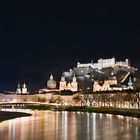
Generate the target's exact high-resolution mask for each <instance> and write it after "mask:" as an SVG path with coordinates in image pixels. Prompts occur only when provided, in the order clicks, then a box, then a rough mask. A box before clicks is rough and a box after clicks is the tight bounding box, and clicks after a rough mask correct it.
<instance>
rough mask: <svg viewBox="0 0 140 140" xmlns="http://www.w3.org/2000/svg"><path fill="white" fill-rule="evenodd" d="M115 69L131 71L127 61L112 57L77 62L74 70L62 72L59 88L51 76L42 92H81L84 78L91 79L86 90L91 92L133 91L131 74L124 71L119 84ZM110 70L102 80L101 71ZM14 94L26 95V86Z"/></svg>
mask: <svg viewBox="0 0 140 140" xmlns="http://www.w3.org/2000/svg"><path fill="white" fill-rule="evenodd" d="M116 67H117V68H119V69H121V68H120V67H122V68H127V69H131V67H130V64H129V61H128V59H126V60H125V61H116V59H115V58H114V57H113V58H109V59H99V60H98V62H97V63H93V62H91V63H86V64H81V63H79V62H78V63H77V67H76V68H75V69H74V70H72V69H71V70H70V72H64V73H63V74H62V76H61V79H60V81H59V86H57V82H56V81H55V80H54V77H53V75H52V74H51V75H50V79H49V80H48V81H47V86H46V88H44V89H43V91H45V92H46V91H50V90H58V91H72V92H76V91H80V90H82V86H81V81H80V80H81V79H82V80H83V79H84V80H85V79H86V78H89V79H90V77H91V78H92V79H91V81H90V83H91V85H90V87H89V86H87V90H88V89H92V92H98V91H116V90H119V91H122V90H127V89H133V81H134V80H133V78H132V76H131V72H129V71H126V73H125V75H124V77H123V79H122V80H121V82H118V77H117V76H116V74H114V69H115V71H117V69H116ZM110 68H111V72H110V74H109V76H106V78H102V77H104V75H105V74H104V73H105V71H103V69H105V70H106V69H109V70H110ZM107 73H108V71H107ZM118 73H119V72H118ZM98 77H101V78H98ZM68 78H70V79H68ZM126 79H128V80H127V83H125V84H124V81H126ZM84 80H83V81H84ZM16 92H17V94H27V93H28V91H27V86H26V84H25V83H24V84H23V85H20V84H18V87H17V91H16Z"/></svg>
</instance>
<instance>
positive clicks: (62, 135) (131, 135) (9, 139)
mask: <svg viewBox="0 0 140 140" xmlns="http://www.w3.org/2000/svg"><path fill="white" fill-rule="evenodd" d="M31 113H32V114H33V115H32V116H31V117H22V118H17V119H12V120H9V121H4V122H2V123H0V140H1V139H2V140H96V139H98V140H109V139H110V140H112V139H113V140H121V139H123V140H128V139H129V140H131V139H133V140H139V139H140V120H139V119H137V118H131V117H123V116H119V115H117V116H115V115H108V114H96V113H91V114H90V113H80V112H53V111H31Z"/></svg>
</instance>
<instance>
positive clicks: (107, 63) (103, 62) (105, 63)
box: [77, 57, 129, 69]
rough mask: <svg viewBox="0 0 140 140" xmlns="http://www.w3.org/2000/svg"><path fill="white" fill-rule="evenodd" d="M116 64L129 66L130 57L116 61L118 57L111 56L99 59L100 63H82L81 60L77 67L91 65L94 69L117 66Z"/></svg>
mask: <svg viewBox="0 0 140 140" xmlns="http://www.w3.org/2000/svg"><path fill="white" fill-rule="evenodd" d="M115 66H124V67H129V61H128V59H125V61H116V59H115V58H114V57H113V58H110V59H99V60H98V63H93V62H91V63H86V64H81V63H80V62H78V63H77V68H80V67H91V68H92V69H103V68H108V67H115Z"/></svg>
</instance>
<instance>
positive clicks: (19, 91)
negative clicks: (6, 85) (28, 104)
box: [16, 83, 28, 94]
mask: <svg viewBox="0 0 140 140" xmlns="http://www.w3.org/2000/svg"><path fill="white" fill-rule="evenodd" d="M16 93H17V94H27V93H28V90H27V86H26V84H25V83H24V84H23V85H22V86H20V84H19V83H18V87H17V90H16Z"/></svg>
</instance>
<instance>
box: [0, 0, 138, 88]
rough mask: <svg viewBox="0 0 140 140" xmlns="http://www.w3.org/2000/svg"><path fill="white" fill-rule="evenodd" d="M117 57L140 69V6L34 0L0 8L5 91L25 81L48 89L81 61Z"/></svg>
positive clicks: (0, 71) (0, 83) (0, 80)
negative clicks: (63, 72)
mask: <svg viewBox="0 0 140 140" xmlns="http://www.w3.org/2000/svg"><path fill="white" fill-rule="evenodd" d="M64 5H65V6H64ZM103 5H104V4H103ZM113 56H114V57H116V59H118V60H123V59H125V58H129V59H130V60H131V63H132V64H133V65H134V66H135V67H140V62H139V60H140V9H139V8H128V7H126V8H124V7H123V6H122V7H118V6H116V7H114V6H113V7H112V8H111V6H110V7H109V6H106V5H104V7H102V6H100V7H99V6H96V5H95V4H94V3H82V4H81V3H80V4H79V3H59V2H57V3H55V4H53V3H49V4H48V3H38V2H35V1H22V2H20V3H14V2H13V1H11V2H10V3H8V5H7V4H6V3H4V4H1V6H0V90H14V89H15V88H16V85H17V82H24V81H25V82H27V84H28V86H29V88H30V89H36V88H38V87H43V86H45V84H46V82H47V80H48V78H49V75H50V74H51V73H53V75H54V77H55V79H59V78H60V76H61V73H62V71H65V70H69V69H70V68H73V67H76V63H77V61H79V62H81V63H82V62H83V63H84V62H91V61H92V60H93V61H94V62H96V61H97V59H99V58H110V57H113Z"/></svg>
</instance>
